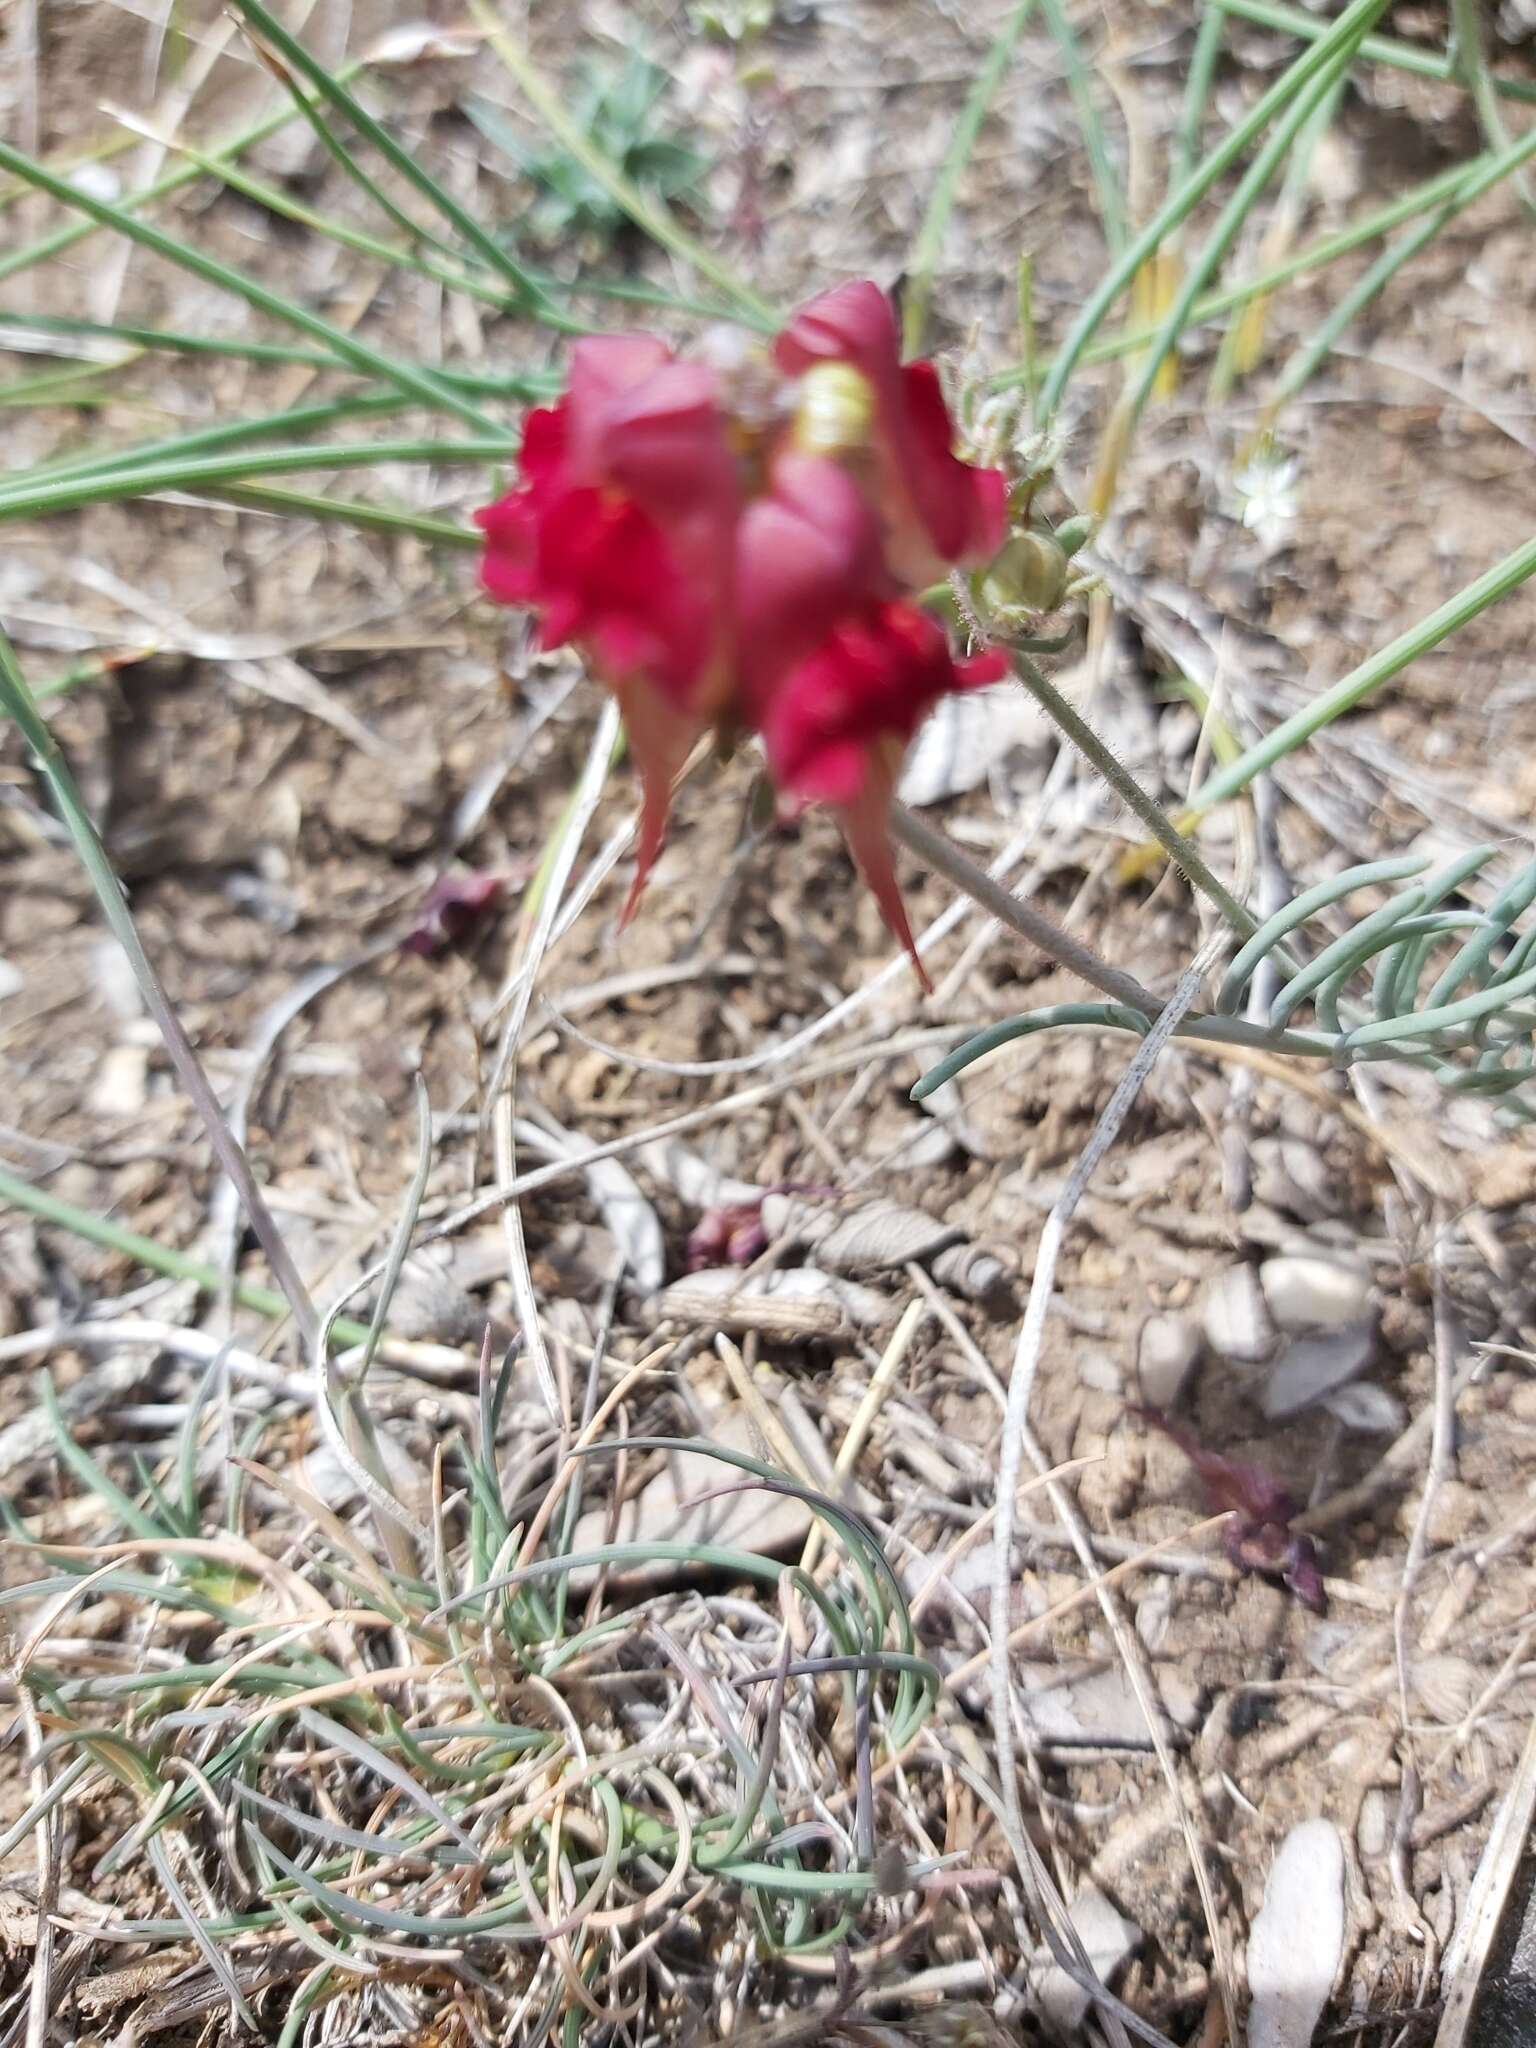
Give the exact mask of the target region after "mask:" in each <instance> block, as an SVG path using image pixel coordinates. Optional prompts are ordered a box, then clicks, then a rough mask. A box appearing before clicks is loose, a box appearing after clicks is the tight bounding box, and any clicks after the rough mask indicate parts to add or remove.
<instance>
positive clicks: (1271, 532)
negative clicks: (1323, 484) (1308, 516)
mask: <svg viewBox="0 0 1536 2048" xmlns="http://www.w3.org/2000/svg"><path fill="white" fill-rule="evenodd" d="M1300 470H1301V465H1300V464H1299V463H1298V462H1297V461H1296V460H1295V459H1294V457H1291V456H1279V455H1274V454H1268V453H1264V454H1259V455H1255V456H1254V457H1253V459H1252V461H1250V462H1249V463H1247V464H1246V465H1245V466H1244V467H1243V468H1242V469H1240V470H1239V471H1238V473H1237V475H1236V476H1235V477H1234V478H1233V479H1232V483H1233V487H1234V489H1235V490H1236V492H1237V495H1238V498H1239V501H1240V502H1241V504H1242V510H1243V524H1244V526H1246V527H1247V528H1248V531H1249V532H1250V533H1251V534H1253V535H1254V536H1255V538H1256V539H1257V540H1258V542H1259V544H1260V546H1261V547H1263V548H1264V549H1265V550H1266V551H1267V552H1269V553H1273V552H1274V550H1275V549H1276V548H1279V547H1283V546H1284V545H1285V543H1286V541H1287V540H1288V539H1289V537H1290V530H1291V528H1292V526H1293V525H1294V524H1295V523H1296V513H1297V509H1298V506H1297V498H1296V479H1297V477H1298V476H1299V474H1300Z"/></svg>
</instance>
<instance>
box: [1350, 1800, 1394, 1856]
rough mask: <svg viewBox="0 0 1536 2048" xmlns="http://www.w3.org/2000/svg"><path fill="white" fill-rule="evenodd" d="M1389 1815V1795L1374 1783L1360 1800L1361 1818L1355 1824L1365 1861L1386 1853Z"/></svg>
mask: <svg viewBox="0 0 1536 2048" xmlns="http://www.w3.org/2000/svg"><path fill="white" fill-rule="evenodd" d="M1387 1815H1388V1807H1387V1795H1386V1793H1385V1792H1383V1791H1382V1789H1381V1787H1380V1786H1379V1785H1373V1786H1372V1787H1371V1788H1370V1790H1369V1791H1368V1792H1367V1793H1366V1795H1365V1797H1364V1798H1363V1799H1362V1800H1361V1802H1360V1818H1359V1820H1358V1821H1357V1822H1356V1824H1355V1840H1356V1842H1357V1843H1358V1844H1359V1848H1360V1856H1361V1860H1362V1861H1363V1862H1367V1863H1368V1862H1370V1861H1371V1859H1372V1858H1373V1857H1376V1856H1381V1855H1384V1854H1385V1853H1386V1847H1387Z"/></svg>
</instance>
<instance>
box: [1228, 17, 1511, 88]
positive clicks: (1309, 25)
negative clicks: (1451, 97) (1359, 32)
mask: <svg viewBox="0 0 1536 2048" xmlns="http://www.w3.org/2000/svg"><path fill="white" fill-rule="evenodd" d="M1221 5H1222V6H1223V7H1224V9H1225V10H1226V12H1227V13H1228V14H1236V15H1238V16H1240V17H1241V18H1242V19H1243V20H1244V21H1252V22H1256V23H1257V24H1258V26H1259V27H1260V28H1273V29H1279V30H1280V31H1281V33H1282V34H1284V35H1291V36H1305V37H1306V38H1307V40H1308V41H1309V42H1315V41H1316V40H1317V39H1318V37H1319V36H1323V35H1326V34H1327V32H1328V23H1327V21H1326V19H1323V18H1320V17H1319V16H1317V15H1315V14H1308V13H1307V12H1306V11H1305V10H1304V9H1303V8H1300V7H1290V6H1286V5H1284V4H1283V0H1221ZM1360 54H1361V56H1362V57H1366V58H1369V59H1370V61H1371V62H1372V63H1373V64H1391V65H1393V66H1394V67H1395V68H1396V69H1397V70H1399V71H1412V72H1415V73H1417V75H1418V76H1419V77H1420V78H1438V79H1441V80H1442V81H1443V82H1444V83H1445V84H1447V85H1454V84H1456V83H1457V78H1456V67H1455V65H1454V64H1452V62H1451V61H1450V59H1449V58H1448V57H1442V56H1436V54H1435V52H1434V51H1433V50H1421V49H1419V48H1418V46H1417V45H1416V44H1414V43H1400V42H1398V41H1397V40H1396V39H1395V38H1393V37H1391V36H1367V37H1366V39H1365V41H1364V42H1363V43H1362V44H1361V45H1360ZM1493 83H1494V90H1495V92H1500V93H1502V94H1503V95H1504V97H1505V98H1506V99H1511V100H1524V101H1525V102H1526V103H1527V104H1528V105H1536V85H1527V84H1525V83H1524V81H1523V80H1520V79H1514V78H1496V79H1495V80H1494V82H1493Z"/></svg>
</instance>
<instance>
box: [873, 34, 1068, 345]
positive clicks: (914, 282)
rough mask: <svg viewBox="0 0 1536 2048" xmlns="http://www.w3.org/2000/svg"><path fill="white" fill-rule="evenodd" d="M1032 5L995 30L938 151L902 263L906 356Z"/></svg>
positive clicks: (918, 337)
mask: <svg viewBox="0 0 1536 2048" xmlns="http://www.w3.org/2000/svg"><path fill="white" fill-rule="evenodd" d="M1034 4H1035V0H1019V4H1018V6H1017V7H1015V8H1014V10H1013V12H1012V14H1010V15H1009V17H1008V19H1007V20H1006V21H1005V22H1004V23H1003V26H1002V28H1001V29H1000V30H999V31H998V33H997V35H996V37H995V38H994V40H993V43H992V47H991V49H990V50H989V51H988V52H987V55H986V61H985V62H984V63H983V65H982V67H981V69H980V70H979V71H978V72H977V74H976V78H975V81H974V83H973V84H972V86H971V89H970V91H969V92H968V93H967V94H966V98H965V105H964V106H963V107H962V108H961V109H960V118H959V120H958V121H957V122H956V123H955V133H954V138H953V140H952V141H951V143H950V145H949V148H948V149H947V150H946V151H945V153H944V162H943V165H942V166H941V168H940V170H939V175H938V178H937V179H936V180H935V182H934V187H933V195H932V197H931V198H930V199H929V201H928V210H927V212H926V213H925V214H924V215H923V223H922V226H921V227H920V228H919V229H918V231H917V240H916V241H915V242H914V243H913V244H912V256H911V260H910V262H909V263H908V265H907V296H906V304H905V308H904V310H903V313H902V320H901V339H902V347H903V349H904V350H905V352H906V353H907V354H908V355H909V356H913V355H916V354H918V352H919V351H920V350H921V348H922V345H923V332H924V329H925V328H926V326H927V324H928V306H929V302H930V300H931V299H932V296H933V273H934V268H935V266H936V264H937V263H938V260H939V250H940V248H941V246H942V245H943V241H944V230H945V229H946V228H947V227H948V226H949V217H950V215H951V214H952V213H953V212H954V208H955V195H956V193H957V192H958V190H959V186H960V180H961V178H962V177H963V176H964V174H965V167H966V165H967V164H968V163H969V162H970V160H971V152H972V151H973V150H974V149H975V147H976V138H977V137H978V136H979V135H980V133H981V124H982V122H983V121H985V120H986V118H987V112H988V109H989V108H990V107H991V105H992V102H993V100H994V99H996V97H997V92H998V88H999V86H1000V85H1001V84H1002V82H1003V77H1004V74H1005V73H1006V71H1007V69H1008V65H1009V61H1010V59H1011V58H1012V56H1013V53H1014V49H1015V48H1016V46H1017V44H1018V40H1019V37H1020V36H1021V35H1022V34H1023V32H1024V24H1025V23H1026V22H1027V21H1028V20H1029V16H1030V11H1031V9H1032V8H1033V6H1034Z"/></svg>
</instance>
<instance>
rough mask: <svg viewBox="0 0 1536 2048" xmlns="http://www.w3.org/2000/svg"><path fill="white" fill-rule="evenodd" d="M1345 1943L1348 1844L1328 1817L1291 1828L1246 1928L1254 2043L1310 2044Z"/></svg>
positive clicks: (1288, 2047)
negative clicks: (1345, 1867)
mask: <svg viewBox="0 0 1536 2048" xmlns="http://www.w3.org/2000/svg"><path fill="white" fill-rule="evenodd" d="M1343 1948H1344V1845H1343V1842H1342V1841H1341V1840H1340V1838H1339V1831H1338V1829H1337V1828H1336V1827H1335V1826H1334V1824H1333V1822H1332V1821H1331V1820H1306V1821H1303V1822H1302V1823H1301V1825H1300V1826H1299V1827H1295V1828H1292V1830H1291V1832H1290V1833H1289V1834H1288V1835H1287V1836H1286V1838H1285V1840H1284V1841H1283V1842H1282V1843H1281V1844H1280V1850H1279V1853H1278V1855H1277V1856H1276V1857H1275V1860H1274V1863H1273V1865H1272V1866H1271V1868H1270V1873H1269V1882H1268V1884H1267V1885H1266V1886H1265V1888H1264V1904H1263V1906H1262V1907H1261V1908H1260V1909H1259V1912H1258V1914H1257V1916H1256V1917H1255V1919H1254V1923H1253V1928H1252V1931H1251V1932H1250V1934H1249V1936H1248V1988H1249V1990H1250V1992H1251V1993H1252V1995H1253V2003H1252V2006H1251V2007H1250V2008H1249V2013H1248V2043H1249V2048H1311V2041H1312V2037H1313V2035H1314V2034H1315V2033H1316V2031H1317V2023H1318V2021H1319V2020H1320V2019H1321V2018H1322V2013H1323V2007H1324V2006H1325V2005H1326V2004H1327V2002H1328V1994H1329V1992H1330V1991H1331V1990H1332V1989H1333V1980H1334V1977H1335V1976H1336V1975H1337V1973H1338V1967H1339V1957H1340V1955H1341V1954H1342V1952H1343Z"/></svg>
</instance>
